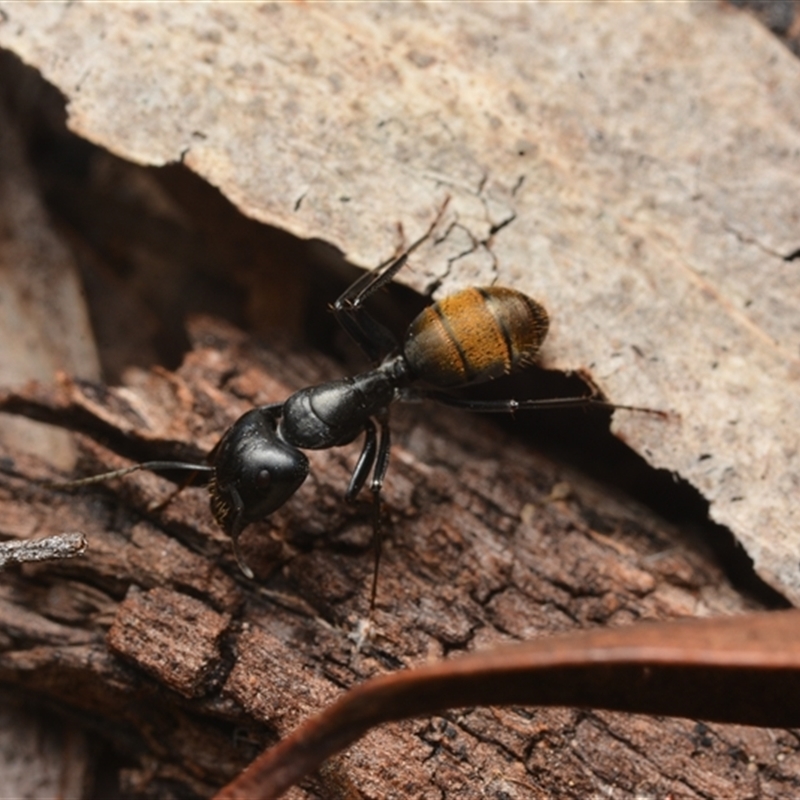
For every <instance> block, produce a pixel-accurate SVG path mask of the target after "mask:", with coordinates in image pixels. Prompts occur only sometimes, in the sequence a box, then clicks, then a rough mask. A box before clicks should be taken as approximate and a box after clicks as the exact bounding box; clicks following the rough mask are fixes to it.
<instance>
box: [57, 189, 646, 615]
mask: <svg viewBox="0 0 800 800" xmlns="http://www.w3.org/2000/svg"><path fill="white" fill-rule="evenodd" d="M446 205H447V204H446V203H445V205H444V206H443V207H442V209H441V211H440V212H439V214H438V215H437V217H436V219H435V220H434V222H433V224H432V225H431V227H430V228H429V229H428V231H427V232H426V233H425V234H424V235H423V236H422V237H421V238H420V239H418V240H417V241H416V242H414V244H412V245H411V247H410V248H408V250H407V251H406V252H405V253H404V254H403V255H402V256H401V257H400V258H398V259H397V260H395V261H392V262H388V263H387V264H384V265H381V266H379V267H378V268H376V269H374V270H373V271H371V272H368V273H365V274H364V275H362V276H361V277H360V278H359V279H358V280H356V281H355V282H354V283H353V284H352V285H351V286H350V287H349V288H348V289H347V290H346V291H345V292H344V294H342V295H341V297H339V299H338V300H337V301H336V303H335V304H334V305H333V311H334V314H335V315H336V318H337V320H338V321H339V323H340V324H341V325H342V327H343V328H344V329H345V330H346V331H347V333H348V334H349V335H350V336H351V337H352V338H353V339H354V340H355V341H356V343H357V344H358V345H359V346H360V347H361V349H362V350H363V351H364V352H365V354H366V355H367V356H368V357H369V358H370V359H371V360H372V362H373V363H374V364H376V366H375V367H374V368H373V369H371V370H369V371H368V372H365V373H363V374H361V375H356V376H354V377H349V378H341V379H339V380H335V381H330V382H328V383H323V384H321V385H319V386H311V387H308V388H306V389H301V390H300V391H299V392H296V393H295V394H293V395H292V396H291V397H289V398H288V399H287V400H285V401H284V402H283V403H270V404H268V405H264V406H259V407H257V408H254V409H252V410H250V411H248V412H247V413H246V414H244V415H243V416H242V417H240V418H239V419H238V420H237V421H236V422H235V423H234V424H233V425H232V426H231V427H230V428H229V429H228V430H227V431H226V432H225V434H224V435H223V436H222V438H221V439H220V441H219V442H218V444H217V445H216V447H215V448H214V449H213V450H212V451H211V453H210V454H209V457H208V464H207V465H206V464H203V465H200V464H183V463H176V462H148V463H145V464H139V465H137V466H135V467H131V468H128V469H125V470H119V471H117V472H114V473H108V474H106V475H100V476H95V477H93V478H89V479H83V480H80V481H74V482H72V483H71V484H69V485H72V486H79V485H85V484H88V483H95V482H98V481H100V480H105V479H107V478H109V477H112V476H119V475H124V474H127V473H128V472H132V471H133V470H136V469H176V468H178V469H185V470H189V471H194V472H202V473H207V474H209V475H210V478H209V493H210V498H211V510H212V513H213V515H214V518H215V519H216V520H217V522H218V523H219V525H220V526H221V527H222V529H223V530H224V531H225V532H226V533H227V534H228V536H230V537H231V539H232V541H233V547H234V552H235V554H236V558H237V561H238V562H239V566H240V567H241V569H242V571H243V572H244V573H245V574H246V575H247V576H248V577H253V573H252V571H251V570H250V568H249V567H248V566H247V564H246V563H245V560H244V558H243V557H242V554H241V552H240V549H239V545H238V539H239V536H240V535H241V533H242V531H243V530H244V529H245V527H246V526H247V525H249V524H250V523H251V522H254V521H256V520H260V519H263V518H264V517H266V516H268V515H269V514H271V513H272V512H274V511H276V510H277V509H278V508H280V507H281V506H282V505H284V503H286V501H287V500H288V499H289V498H290V497H291V496H292V495H293V494H294V493H295V492H296V491H297V489H298V488H299V487H300V485H301V484H302V483H303V481H304V480H305V479H306V477H307V475H308V471H309V463H308V459H307V457H306V456H305V454H304V453H303V450H321V449H327V448H330V447H338V446H340V445H346V444H348V443H350V442H352V441H353V440H354V439H356V438H357V437H358V436H360V435H361V434H364V443H363V447H362V450H361V455H360V457H359V459H358V461H357V463H356V467H355V469H354V470H353V475H352V477H351V478H350V484H349V486H348V488H347V492H346V495H345V496H346V498H347V500H353V499H354V498H355V497H356V495H357V494H358V493H359V491H360V490H361V489H362V488H363V487H364V485H365V484H366V482H367V480H368V478H369V475H370V472H371V473H372V479H371V482H370V489H371V491H372V493H373V496H374V509H375V511H374V519H373V526H374V531H375V539H376V559H375V572H374V575H373V582H372V601H371V602H372V604H373V605H374V601H375V590H376V586H377V573H378V561H379V555H380V493H381V488H382V486H383V481H384V478H385V476H386V470H387V467H388V464H389V449H390V435H389V425H388V418H389V407H390V406H391V404H392V403H393V402H395V401H397V400H419V399H432V400H436V401H438V402H441V403H446V404H448V405H452V406H456V407H460V408H465V409H469V410H473V411H481V412H513V411H516V410H521V409H532V408H537V409H540V408H559V407H570V406H585V405H590V404H592V405H601V406H607V407H611V408H630V406H617V405H612V404H610V403H605V402H604V401H602V400H598V399H596V398H594V397H568V398H557V399H553V400H523V401H517V400H500V401H481V400H468V399H464V398H460V397H458V396H456V395H452V394H450V393H449V390H450V389H452V388H454V387H459V386H465V385H470V384H474V383H479V382H481V381H487V380H491V379H493V378H496V377H498V376H499V375H502V374H505V373H508V372H510V371H512V370H514V369H516V368H517V367H519V366H521V365H524V364H526V363H529V362H531V361H532V360H533V359H534V357H535V356H536V353H537V352H538V350H539V348H540V346H541V344H542V341H543V340H544V338H545V336H546V334H547V329H548V316H547V312H546V311H545V309H544V308H543V307H542V306H541V305H540V304H539V303H537V302H536V301H535V300H532V299H531V298H530V297H527V296H526V295H524V294H522V293H521V292H518V291H516V290H514V289H508V288H503V287H498V286H487V287H482V288H478V287H472V288H468V289H464V290H462V291H460V292H457V293H456V294H453V295H450V296H448V297H445V298H443V299H442V300H440V301H438V302H436V303H433V304H432V305H430V306H428V307H427V308H425V309H424V310H423V311H422V312H421V313H420V314H419V315H418V316H417V317H416V318H415V319H414V320H413V321H412V323H411V324H410V326H409V327H408V330H407V332H406V334H405V337H404V339H403V341H402V343H400V342H398V341H397V340H396V339H395V337H394V336H393V335H392V334H391V333H390V332H389V330H388V329H387V328H386V327H384V326H383V325H382V324H381V323H380V322H378V321H377V320H376V319H375V318H374V317H373V316H371V315H370V314H369V313H368V312H367V311H366V310H365V309H364V301H365V300H366V299H367V298H368V297H369V296H370V295H371V294H373V293H374V292H375V291H376V290H377V289H379V288H380V287H382V286H384V285H385V284H386V283H388V282H389V281H390V280H391V279H392V277H393V276H394V275H395V274H396V273H397V272H398V270H400V269H401V268H402V267H403V265H404V264H405V263H406V261H407V259H408V256H409V255H410V254H411V253H412V252H413V251H414V250H415V249H416V248H417V247H419V246H420V244H422V242H423V241H425V240H426V239H427V238H428V237H429V236H430V235H431V234H432V233H433V230H434V229H435V227H436V225H437V224H438V223H439V220H440V219H441V216H442V214H443V212H444V209H445V208H446ZM636 410H647V409H636ZM656 413H659V412H656Z"/></svg>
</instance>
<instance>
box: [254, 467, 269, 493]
mask: <svg viewBox="0 0 800 800" xmlns="http://www.w3.org/2000/svg"><path fill="white" fill-rule="evenodd" d="M270 483H272V475H270V474H269V470H268V469H261V470H259V471H258V475H256V486H258V488H259V489H266V488H267V487H268V486H269V485H270Z"/></svg>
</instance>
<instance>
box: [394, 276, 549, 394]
mask: <svg viewBox="0 0 800 800" xmlns="http://www.w3.org/2000/svg"><path fill="white" fill-rule="evenodd" d="M548 324H549V321H548V317H547V312H546V311H545V310H544V308H543V307H542V306H541V305H539V303H537V302H536V301H535V300H532V299H531V298H530V297H528V296H527V295H524V294H522V292H517V291H515V290H514V289H505V288H503V287H500V286H488V287H483V288H477V287H473V288H470V289H464V290H463V291H460V292H457V293H456V294H453V295H450V296H449V297H445V298H444V299H443V300H440V301H439V302H438V303H434V304H433V305H432V306H428V307H427V308H426V309H424V310H423V311H422V313H420V314H419V316H417V317H416V319H414V321H413V322H412V323H411V325H410V326H409V329H408V334H407V336H406V340H405V343H404V345H403V353H404V355H405V357H406V360H407V361H408V365H409V366H410V367H411V370H412V372H413V374H414V377H415V378H417V379H419V380H423V381H425V382H426V383H429V384H431V385H432V386H438V387H441V388H447V387H451V386H461V385H464V384H468V383H478V382H480V381H487V380H491V379H492V378H496V377H498V376H499V375H503V374H505V373H507V372H510V371H511V370H513V369H515V368H516V367H517V366H519V365H521V364H525V363H527V362H530V361H532V360H533V358H534V356H535V355H536V353H537V351H538V350H539V347H540V346H541V344H542V341H543V340H544V337H545V336H546V335H547V327H548Z"/></svg>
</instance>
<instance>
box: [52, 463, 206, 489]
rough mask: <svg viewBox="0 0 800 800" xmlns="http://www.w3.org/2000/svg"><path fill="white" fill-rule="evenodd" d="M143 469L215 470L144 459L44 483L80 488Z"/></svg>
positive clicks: (198, 465)
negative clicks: (94, 473)
mask: <svg viewBox="0 0 800 800" xmlns="http://www.w3.org/2000/svg"><path fill="white" fill-rule="evenodd" d="M141 469H146V470H148V471H149V472H155V471H157V470H165V469H183V470H187V471H191V472H213V471H214V468H213V467H210V466H208V465H206V464H188V463H186V462H184V461H143V462H142V463H141V464H134V465H133V466H132V467H125V468H124V469H115V470H112V471H111V472H102V473H100V474H99V475H90V476H89V477H88V478H78V479H77V480H74V481H45V482H44V484H43V485H44V486H45V487H47V488H48V489H78V488H79V487H81V486H91V485H93V484H95V483H105V482H106V481H109V480H111V479H112V478H122V477H123V476H124V475H130V474H131V472H138V471H139V470H141Z"/></svg>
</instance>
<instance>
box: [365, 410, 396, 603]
mask: <svg viewBox="0 0 800 800" xmlns="http://www.w3.org/2000/svg"><path fill="white" fill-rule="evenodd" d="M378 425H380V441H379V443H378V455H377V457H376V459H375V471H374V472H373V473H372V484H371V486H370V490H371V491H372V497H373V503H374V505H373V512H374V515H375V516H374V517H373V520H372V530H373V538H374V540H375V566H374V568H373V571H372V590H371V591H370V597H369V613H370V616H372V612H373V611H374V610H375V598H376V597H377V594H378V568H379V566H380V563H381V551H382V550H383V527H382V525H381V489H382V488H383V480H384V478H385V477H386V470H387V469H388V468H389V450H390V448H391V434H390V430H389V414H388V411H386V410H384V411H383V413H382V414H381V415H380V416H379V417H378Z"/></svg>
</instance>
